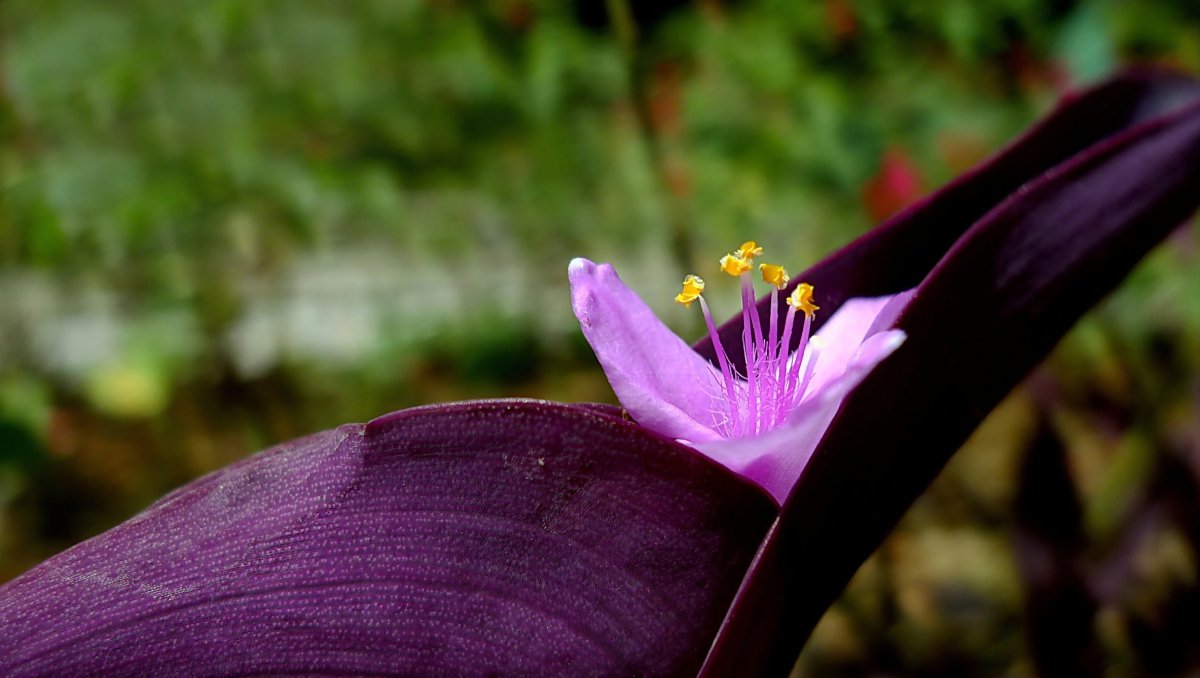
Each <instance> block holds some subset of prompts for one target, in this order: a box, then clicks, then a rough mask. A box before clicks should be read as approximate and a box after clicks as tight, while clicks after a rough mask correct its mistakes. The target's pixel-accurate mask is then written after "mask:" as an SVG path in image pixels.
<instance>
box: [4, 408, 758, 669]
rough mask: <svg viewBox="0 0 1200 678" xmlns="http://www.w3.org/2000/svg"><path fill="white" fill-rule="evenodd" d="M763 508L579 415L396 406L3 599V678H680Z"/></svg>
mask: <svg viewBox="0 0 1200 678" xmlns="http://www.w3.org/2000/svg"><path fill="white" fill-rule="evenodd" d="M775 513H776V509H775V506H774V504H773V502H772V501H771V500H770V499H769V498H768V497H767V496H766V495H765V494H763V493H762V492H760V491H759V490H758V489H757V488H754V487H753V486H751V485H749V484H747V483H744V482H742V481H741V480H740V479H738V478H736V477H735V476H732V475H730V474H728V473H726V472H725V471H724V470H723V469H721V468H720V467H719V466H717V465H716V464H714V463H712V462H710V461H708V460H707V459H704V458H703V457H700V456H699V455H696V454H694V453H693V452H692V451H691V450H688V449H686V448H683V447H680V446H678V445H675V444H674V443H671V442H669V441H666V440H662V439H659V438H657V437H655V436H651V435H647V434H646V433H645V432H644V431H643V430H642V429H640V428H638V427H637V426H635V425H633V424H631V423H629V422H626V421H622V420H620V419H616V418H613V417H610V416H607V415H605V414H601V413H599V412H598V411H596V410H592V409H586V408H575V407H570V406H565V405H555V404H549V403H539V402H533V401H493V402H478V403H464V404H459V405H452V406H441V407H431V408H422V409H417V410H408V411H405V412H398V413H396V414H392V415H388V416H386V417H382V418H380V419H376V420H375V421H373V422H371V423H369V424H366V425H361V424H351V425H347V426H342V427H340V428H338V429H335V430H332V431H326V432H324V433H319V434H316V435H314V436H310V437H308V438H304V439H301V440H297V441H294V442H291V443H288V444H286V445H282V446H279V447H276V448H273V449H271V450H267V451H265V452H263V453H261V454H258V455H256V456H254V457H251V458H250V459H248V460H246V461H244V462H241V463H238V464H235V465H233V466H230V467H228V468H226V469H223V470H221V471H218V472H216V473H214V474H212V475H209V476H207V477H205V478H202V479H200V480H198V481H196V482H194V483H192V484H191V485H188V486H186V487H184V488H183V489H181V490H178V491H176V492H175V493H173V494H171V495H169V496H167V497H165V498H164V499H162V500H160V501H159V502H157V503H156V504H154V505H153V506H151V507H150V508H149V509H147V510H146V511H145V512H144V513H142V514H141V515H139V516H137V517H135V518H133V519H131V520H130V521H128V522H126V523H124V524H123V525H120V526H118V527H116V528H114V529H113V530H110V531H109V532H106V533H104V534H102V535H100V536H98V537H96V538H94V539H92V540H90V541H87V542H84V543H83V544H80V545H79V546H76V547H74V548H72V549H70V550H68V551H66V552H64V553H62V554H60V555H58V556H56V557H54V558H52V559H50V560H49V561H47V562H46V563H43V564H42V565H40V566H38V567H37V568H34V569H33V570H31V571H29V572H27V573H26V574H24V575H22V576H21V577H19V578H17V579H16V580H14V581H12V582H10V583H9V584H7V585H6V586H4V587H3V588H2V589H0V628H3V629H4V632H3V633H2V634H0V675H5V676H15V675H118V674H139V675H181V674H184V673H186V674H192V675H196V674H204V675H214V674H221V675H235V674H264V673H269V674H281V673H293V672H303V673H321V674H332V673H341V674H355V675H361V674H370V673H375V674H379V673H400V674H407V675H483V674H493V675H544V674H547V673H551V674H568V673H569V674H574V675H609V674H619V675H677V674H679V673H694V672H695V671H696V670H697V669H698V667H699V664H700V662H701V661H702V659H703V657H704V654H705V652H706V651H707V649H708V647H709V644H710V643H711V641H712V638H713V636H714V634H715V633H716V629H717V626H718V624H719V623H720V621H721V618H722V617H723V616H724V614H725V610H726V608H727V606H728V604H729V602H730V600H731V598H732V596H733V594H734V592H735V591H736V589H737V586H738V583H739V582H740V580H741V579H742V576H743V574H744V573H745V571H746V569H747V567H748V566H749V564H750V559H751V557H752V556H753V554H754V552H755V550H756V548H757V546H758V544H759V541H760V540H761V537H762V534H763V533H764V532H765V530H766V528H767V526H768V525H769V523H770V521H771V520H772V519H773V518H774V516H775Z"/></svg>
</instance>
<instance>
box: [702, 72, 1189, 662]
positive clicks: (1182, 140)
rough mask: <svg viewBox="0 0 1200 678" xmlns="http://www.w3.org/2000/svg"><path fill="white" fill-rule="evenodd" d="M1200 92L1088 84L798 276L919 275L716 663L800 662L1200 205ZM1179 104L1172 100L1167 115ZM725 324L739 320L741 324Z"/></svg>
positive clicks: (880, 288) (833, 281)
mask: <svg viewBox="0 0 1200 678" xmlns="http://www.w3.org/2000/svg"><path fill="white" fill-rule="evenodd" d="M1198 100H1200V87H1198V86H1197V84H1196V82H1195V81H1192V80H1185V79H1180V78H1175V77H1169V76H1165V77H1164V76H1157V75H1134V76H1130V77H1126V78H1121V79H1118V80H1115V81H1113V82H1111V83H1109V84H1107V85H1104V86H1102V87H1100V88H1098V89H1096V90H1093V91H1091V92H1089V93H1086V94H1084V95H1082V96H1078V97H1076V98H1075V99H1073V100H1071V101H1069V102H1067V103H1066V105H1064V106H1063V107H1061V108H1059V109H1058V110H1057V111H1056V112H1055V113H1053V114H1052V115H1051V116H1050V117H1049V118H1047V119H1046V120H1045V121H1043V122H1042V123H1041V124H1040V125H1038V126H1037V127H1035V128H1034V129H1033V130H1031V131H1030V132H1029V133H1027V134H1026V135H1025V136H1024V137H1023V138H1021V139H1019V140H1018V141H1017V142H1015V143H1014V144H1013V145H1011V146H1010V147H1009V148H1008V149H1006V150H1005V151H1004V152H1002V153H1001V154H1000V155H998V156H997V157H995V158H993V159H992V160H990V161H989V162H987V163H985V164H984V165H983V166H982V167H980V168H979V169H977V170H975V171H974V172H972V173H970V174H968V175H966V176H964V177H962V178H960V179H959V180H957V181H956V182H954V183H952V184H951V185H949V186H947V187H946V188H944V189H942V190H941V191H939V192H937V193H935V194H934V195H932V196H930V197H929V198H928V199H926V200H925V201H924V202H922V203H920V204H918V205H916V206H914V207H913V208H911V209H910V210H908V211H906V212H904V213H902V214H900V215H898V216H897V217H896V218H894V219H892V220H891V221H889V222H888V223H885V224H884V225H882V226H880V227H879V228H878V229H876V230H875V231H872V232H871V233H870V234H868V235H867V236H865V237H864V238H862V239H860V240H859V241H857V242H855V243H852V244H851V245H850V246H848V247H847V248H845V249H844V250H842V251H840V252H838V253H837V254H835V255H833V256H832V257H830V258H829V259H826V260H825V261H823V262H821V263H820V264H818V265H817V266H815V267H813V269H811V270H810V271H807V272H805V273H804V274H801V275H800V276H797V277H796V280H797V281H801V280H804V281H810V282H812V283H814V284H815V285H816V287H817V289H819V290H827V292H826V294H829V295H830V296H832V297H833V298H835V299H837V300H839V303H840V300H842V299H845V298H849V297H852V296H862V295H869V294H882V293H895V292H898V291H900V290H903V289H905V288H907V287H910V286H912V285H916V286H917V290H916V294H915V296H914V298H913V300H912V301H911V302H910V303H909V305H908V306H907V308H906V309H905V310H904V311H903V312H902V313H901V315H900V317H899V319H898V320H897V323H896V326H897V327H900V328H902V329H904V330H905V331H906V332H907V333H908V340H907V341H906V342H905V344H904V346H902V347H901V348H900V349H899V350H897V351H896V353H895V354H894V355H892V357H891V358H889V359H888V360H886V361H884V362H883V363H882V364H881V365H880V366H879V367H878V368H876V370H875V371H874V372H873V373H872V374H871V375H870V376H868V377H867V379H866V380H865V381H864V382H863V383H862V384H861V385H860V386H859V387H858V388H857V389H856V390H855V391H854V392H853V393H851V395H850V396H849V397H848V398H847V400H846V402H845V403H844V404H843V406H842V409H841V411H840V412H839V414H838V416H837V418H836V419H835V420H834V422H833V424H832V425H831V426H830V428H829V430H828V431H827V432H826V435H825V438H824V439H823V441H822V443H821V445H820V446H819V447H818V448H817V452H816V453H815V454H814V456H813V459H812V461H811V462H810V463H809V465H808V467H807V468H806V469H805V472H804V475H803V476H802V477H801V478H800V481H799V483H797V485H796V487H795V489H794V490H793V491H792V494H791V496H790V497H789V498H788V500H787V501H786V502H785V504H784V506H783V510H782V514H781V516H780V520H779V521H778V523H777V525H776V528H775V529H774V530H773V531H772V533H771V534H770V535H769V536H768V538H767V541H766V543H765V545H764V551H763V553H762V554H760V560H759V563H758V567H756V568H755V570H754V571H752V572H751V573H750V575H749V577H748V579H747V582H746V584H744V585H743V589H742V591H740V592H739V594H738V601H737V602H736V603H735V606H734V608H733V609H732V610H731V611H730V618H729V620H727V623H726V625H725V626H724V627H723V633H722V636H721V637H720V638H718V641H717V644H716V647H715V649H714V652H713V653H712V655H711V656H710V657H709V661H708V663H707V665H706V671H707V672H708V673H709V674H711V675H736V674H738V673H739V672H741V671H746V670H747V665H748V662H747V659H746V658H747V657H754V658H756V659H758V660H759V661H761V662H762V664H756V665H755V666H754V670H761V671H762V672H764V673H768V674H772V675H782V674H785V673H786V672H787V671H788V669H789V668H790V667H791V665H792V663H793V662H794V660H795V657H796V655H797V653H798V652H799V650H800V647H801V646H802V645H803V643H804V640H805V639H807V637H808V634H809V632H810V631H811V630H812V627H813V626H814V625H815V624H816V622H817V620H818V619H819V618H820V616H821V614H822V612H823V611H824V610H825V609H826V608H827V607H828V606H829V605H830V604H831V603H832V602H833V601H834V600H835V599H836V598H837V596H838V594H839V592H840V591H841V590H842V588H843V587H844V586H845V585H846V583H847V582H848V581H849V580H850V577H851V576H852V575H853V574H854V572H855V571H856V570H857V569H858V566H859V565H860V564H862V562H863V561H864V560H865V559H866V558H867V557H868V556H869V555H870V554H871V552H872V551H873V550H874V549H875V548H876V547H877V546H878V545H879V544H880V543H881V542H882V540H883V538H884V536H886V534H887V532H888V531H889V530H891V528H892V527H893V526H894V525H895V524H896V522H897V521H898V520H899V519H900V517H901V516H902V515H903V513H904V511H905V510H906V509H907V508H908V506H909V505H910V504H911V503H912V502H913V500H914V499H916V497H917V496H918V495H919V494H920V493H921V492H922V491H923V490H924V489H925V487H926V486H928V484H929V483H930V482H931V481H932V480H933V478H934V477H935V476H936V475H937V473H938V471H940V470H941V468H942V466H944V465H945V463H946V461H947V460H948V459H949V458H950V455H952V454H953V453H954V451H955V450H957V449H958V447H959V446H960V445H961V444H962V443H963V441H965V440H966V438H967V436H968V435H969V434H970V433H971V431H972V430H973V429H974V428H975V427H976V426H977V425H978V424H979V422H980V421H982V419H983V417H984V416H985V415H986V414H987V413H988V412H989V411H990V410H991V409H992V408H993V407H994V406H995V405H996V404H997V403H998V402H999V401H1000V399H1001V398H1003V397H1004V395H1005V394H1006V393H1007V392H1008V391H1009V390H1010V389H1011V388H1012V387H1013V386H1014V385H1015V384H1016V383H1017V382H1018V381H1019V380H1020V379H1021V378H1022V377H1023V376H1024V375H1025V374H1026V373H1028V371H1029V370H1030V369H1032V368H1033V367H1034V366H1035V365H1036V364H1037V363H1038V362H1039V361H1040V360H1041V359H1042V357H1044V356H1045V355H1046V353H1048V352H1049V350H1050V349H1051V348H1052V347H1053V346H1054V344H1055V342H1057V341H1058V339H1059V338H1060V337H1061V336H1062V335H1063V334H1064V333H1065V332H1066V331H1067V329H1068V328H1069V327H1070V326H1071V325H1072V324H1073V323H1074V322H1075V320H1076V319H1077V318H1078V317H1079V316H1080V315H1082V313H1083V312H1084V311H1086V310H1087V309H1088V308H1089V307H1091V306H1092V305H1093V304H1095V303H1096V302H1097V301H1099V300H1100V299H1101V298H1103V296H1104V295H1105V294H1107V293H1108V292H1109V291H1110V290H1111V289H1112V288H1113V287H1115V286H1116V285H1117V284H1118V283H1119V282H1120V281H1121V280H1122V279H1123V278H1124V277H1125V275H1126V274H1127V273H1128V272H1129V270H1130V269H1131V268H1132V267H1133V266H1134V264H1136V263H1137V261H1138V260H1139V259H1140V258H1141V257H1142V256H1143V255H1144V254H1145V253H1146V252H1147V251H1149V249H1150V248H1151V247H1153V246H1154V245H1155V244H1156V243H1158V242H1159V241H1160V240H1162V239H1163V238H1164V237H1165V236H1166V235H1167V234H1168V233H1169V232H1170V231H1171V230H1172V229H1173V228H1174V227H1176V226H1177V225H1179V224H1180V223H1182V222H1183V221H1184V220H1186V219H1187V218H1188V216H1189V215H1191V214H1192V213H1193V212H1194V211H1195V209H1196V207H1197V205H1200V102H1198ZM1164 108H1165V109H1168V110H1169V111H1173V112H1170V113H1168V114H1166V115H1163V116H1160V117H1151V116H1153V114H1154V113H1155V112H1157V111H1161V110H1162V109H1164ZM1147 118H1149V119H1147ZM1126 128H1127V129H1126ZM1081 149H1082V150H1081ZM1056 163H1057V164H1056ZM825 299H826V297H825V296H824V295H823V296H822V301H824V300H825ZM759 308H760V311H761V310H764V309H765V308H766V305H765V303H764V304H760V306H759ZM723 331H724V332H739V331H740V330H739V329H738V327H737V321H736V320H735V321H734V322H733V323H731V324H730V326H727V327H726V328H723ZM700 350H701V351H706V350H708V347H705V346H703V345H702V346H701V347H700Z"/></svg>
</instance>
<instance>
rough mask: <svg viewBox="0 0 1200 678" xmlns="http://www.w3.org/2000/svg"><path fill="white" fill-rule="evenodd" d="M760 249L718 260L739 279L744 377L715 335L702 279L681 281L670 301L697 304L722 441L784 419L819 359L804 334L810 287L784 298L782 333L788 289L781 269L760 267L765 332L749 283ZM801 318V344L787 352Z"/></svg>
mask: <svg viewBox="0 0 1200 678" xmlns="http://www.w3.org/2000/svg"><path fill="white" fill-rule="evenodd" d="M762 252H763V250H762V248H761V247H759V246H758V244H757V243H756V242H754V241H753V240H749V241H746V242H744V243H742V246H741V247H739V248H738V249H736V250H735V251H734V252H733V253H731V254H726V255H725V256H724V257H721V260H720V262H719V264H720V268H721V271H722V272H724V273H725V274H727V275H729V276H732V277H734V278H738V279H739V280H740V281H741V288H742V357H743V359H744V363H745V366H746V367H745V372H744V373H738V372H736V371H735V370H734V368H733V367H732V366H731V365H730V362H729V356H728V354H727V353H726V352H725V346H724V345H723V344H722V343H721V338H720V336H718V334H717V327H716V324H715V323H714V322H713V317H712V312H711V311H710V310H709V308H708V304H707V303H706V302H705V300H704V296H703V294H702V293H703V292H704V280H702V279H701V278H699V277H698V276H695V275H689V276H687V277H685V278H684V279H683V290H682V291H681V292H680V293H679V294H678V295H676V297H675V301H677V302H679V303H680V304H683V305H684V306H685V307H690V306H691V305H692V302H694V301H699V302H700V310H701V311H702V312H703V314H704V322H705V324H706V325H707V326H708V334H709V337H710V338H711V339H712V343H713V348H714V349H715V350H716V353H717V362H718V363H719V364H720V366H721V381H722V383H721V384H720V389H719V390H720V395H719V396H718V398H717V400H718V402H720V403H721V405H720V407H719V411H718V412H717V414H718V423H717V425H716V427H715V428H716V430H717V431H718V432H719V433H720V434H721V435H723V436H725V437H726V438H743V437H746V436H754V435H758V434H761V433H765V432H766V431H769V430H771V429H773V428H776V427H777V426H779V425H780V424H782V423H784V422H786V421H787V418H788V416H789V415H790V414H791V413H792V411H793V410H794V409H795V408H796V406H797V405H799V404H800V401H801V400H802V399H803V397H804V394H805V391H806V390H807V388H808V384H809V382H810V381H812V376H813V369H814V368H815V366H816V363H817V357H818V354H819V352H820V351H819V348H820V347H819V342H818V341H816V340H815V339H814V341H812V342H811V343H812V348H813V350H811V351H810V350H808V347H809V343H810V342H809V332H810V331H811V329H812V319H813V316H814V315H815V313H816V311H817V310H819V309H820V307H819V306H817V305H815V304H814V303H813V287H812V285H809V284H808V283H800V284H799V285H797V286H796V289H794V290H792V293H791V294H790V295H788V296H787V297H786V298H785V303H787V305H788V311H787V316H786V318H785V319H784V322H783V331H782V332H780V331H779V330H780V328H779V298H780V296H781V295H780V294H779V290H782V289H783V288H784V287H786V286H787V284H788V280H789V278H788V274H787V271H786V270H784V268H783V267H782V266H776V265H774V264H759V267H758V270H759V272H760V273H761V274H762V279H763V282H765V283H767V284H768V285H770V286H771V287H773V288H774V289H772V290H771V293H770V294H771V314H770V320H769V322H768V325H767V331H766V333H764V332H763V327H762V320H761V319H760V318H759V314H758V309H757V307H756V306H755V303H754V281H753V280H752V279H751V275H750V271H752V270H753V269H754V266H753V263H754V257H756V256H759V255H761V254H762ZM797 311H800V312H802V313H803V314H804V320H803V324H802V326H801V330H800V342H799V344H798V346H797V348H796V350H795V351H791V350H789V348H790V346H791V340H792V332H793V329H794V325H795V318H796V312H797Z"/></svg>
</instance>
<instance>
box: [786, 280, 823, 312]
mask: <svg viewBox="0 0 1200 678" xmlns="http://www.w3.org/2000/svg"><path fill="white" fill-rule="evenodd" d="M812 296H813V286H812V285H809V284H808V283H800V284H799V285H796V289H794V290H792V294H791V296H789V297H788V299H787V303H788V305H789V306H792V307H795V308H797V309H799V310H801V311H804V315H806V316H808V317H810V318H811V317H813V314H815V313H816V312H817V311H819V310H821V307H820V306H817V305H816V304H814V303H813V299H812Z"/></svg>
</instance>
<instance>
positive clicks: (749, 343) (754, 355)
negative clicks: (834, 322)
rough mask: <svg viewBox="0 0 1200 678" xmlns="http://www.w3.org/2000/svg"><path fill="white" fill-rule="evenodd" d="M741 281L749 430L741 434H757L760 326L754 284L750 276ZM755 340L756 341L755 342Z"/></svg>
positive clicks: (744, 276) (743, 349)
mask: <svg viewBox="0 0 1200 678" xmlns="http://www.w3.org/2000/svg"><path fill="white" fill-rule="evenodd" d="M740 277H741V279H742V355H743V356H744V357H745V358H746V423H747V424H748V425H749V428H748V429H747V430H745V431H743V434H748V435H756V434H758V424H759V417H758V400H759V392H758V355H759V350H760V349H761V348H762V343H763V341H762V325H761V323H760V322H759V320H758V309H757V308H755V306H754V283H753V282H752V281H751V280H750V275H749V274H747V273H743V274H742V275H741V276H740ZM756 339H757V341H755V340H756Z"/></svg>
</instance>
